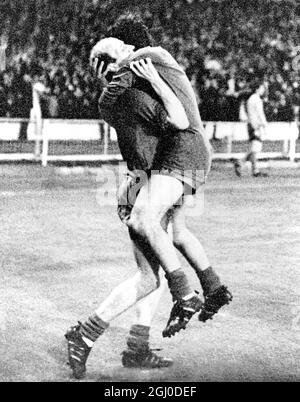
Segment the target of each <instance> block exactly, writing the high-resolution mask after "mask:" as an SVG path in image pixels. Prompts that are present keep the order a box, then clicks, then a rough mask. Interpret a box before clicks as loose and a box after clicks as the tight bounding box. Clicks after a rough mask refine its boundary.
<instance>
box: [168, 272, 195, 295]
mask: <svg viewBox="0 0 300 402" xmlns="http://www.w3.org/2000/svg"><path fill="white" fill-rule="evenodd" d="M166 278H167V281H168V285H169V289H170V292H171V295H172V296H173V300H178V299H183V298H184V297H185V296H187V295H189V294H191V293H193V292H192V290H191V288H190V285H189V283H188V279H187V276H186V274H185V273H184V272H183V270H182V269H181V268H179V269H176V271H173V272H170V273H166Z"/></svg>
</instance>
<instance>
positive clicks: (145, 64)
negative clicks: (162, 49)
mask: <svg viewBox="0 0 300 402" xmlns="http://www.w3.org/2000/svg"><path fill="white" fill-rule="evenodd" d="M130 68H131V69H132V71H133V72H134V73H135V74H136V75H137V76H138V77H141V78H144V79H146V80H147V81H149V82H150V83H151V85H152V87H153V89H154V90H155V92H156V93H157V94H158V95H159V97H160V98H161V100H162V102H163V104H164V106H165V109H166V111H167V121H168V122H169V123H170V125H172V126H173V127H174V128H176V129H178V130H185V129H187V128H188V126H189V121H188V118H187V115H186V113H185V110H184V107H183V105H182V103H181V102H180V100H179V99H178V98H177V96H176V95H175V93H174V92H173V91H172V89H171V88H170V87H169V86H168V85H167V84H166V83H165V81H164V80H163V79H162V78H161V77H160V75H159V74H158V72H157V70H156V69H155V67H154V66H153V64H152V62H151V59H149V58H147V59H146V61H145V60H143V59H142V60H139V61H135V62H132V63H130Z"/></svg>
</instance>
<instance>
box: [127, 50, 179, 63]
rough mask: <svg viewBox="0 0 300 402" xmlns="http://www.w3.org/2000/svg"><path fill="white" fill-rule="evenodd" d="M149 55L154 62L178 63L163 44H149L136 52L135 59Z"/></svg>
mask: <svg viewBox="0 0 300 402" xmlns="http://www.w3.org/2000/svg"><path fill="white" fill-rule="evenodd" d="M146 57H149V58H151V60H152V61H153V62H157V63H158V62H161V63H168V64H169V63H176V61H175V59H174V58H173V56H172V55H171V54H170V53H169V52H168V51H167V50H166V49H164V48H162V47H161V46H147V47H144V48H142V49H139V50H137V51H136V52H135V53H134V59H135V60H137V59H141V58H146Z"/></svg>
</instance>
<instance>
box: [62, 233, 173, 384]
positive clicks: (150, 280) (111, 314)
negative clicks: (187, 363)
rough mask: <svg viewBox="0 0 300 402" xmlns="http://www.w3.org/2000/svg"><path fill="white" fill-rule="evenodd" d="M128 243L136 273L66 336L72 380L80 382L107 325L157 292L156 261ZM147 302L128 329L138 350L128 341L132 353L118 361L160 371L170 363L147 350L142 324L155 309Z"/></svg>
mask: <svg viewBox="0 0 300 402" xmlns="http://www.w3.org/2000/svg"><path fill="white" fill-rule="evenodd" d="M132 244H133V250H134V255H135V258H136V262H137V266H138V268H139V272H137V274H136V275H134V276H133V277H131V278H129V279H128V280H127V281H124V282H122V283H121V284H120V285H118V286H117V287H116V288H115V289H114V290H113V291H112V292H111V293H110V295H109V296H108V297H107V298H106V299H105V300H104V302H103V303H102V304H101V305H100V307H99V308H98V309H97V310H96V312H95V313H94V314H93V315H92V316H90V317H89V319H88V320H87V321H86V322H84V323H83V324H81V323H79V325H77V326H73V327H71V328H70V329H69V330H68V332H67V333H66V338H67V340H68V354H69V363H70V366H71V368H72V370H73V375H74V377H75V378H78V379H80V378H83V377H84V376H85V372H86V361H87V358H88V356H89V353H90V351H91V349H92V346H93V344H94V342H95V341H96V340H97V339H98V337H99V336H100V335H102V334H103V333H104V331H105V330H106V328H107V327H108V326H109V323H110V322H111V321H112V320H113V319H115V318H116V317H118V316H119V315H120V314H122V313H123V312H124V311H126V310H127V309H129V308H130V307H131V306H133V305H135V304H136V303H137V302H138V301H139V300H141V299H142V298H144V297H146V296H147V295H150V294H151V293H152V292H154V293H156V292H155V290H156V289H158V290H159V289H160V285H161V281H160V277H159V263H158V261H157V259H156V258H155V256H153V254H151V253H147V252H146V256H145V255H144V253H143V251H142V249H143V248H144V246H143V245H139V244H138V243H137V242H136V241H134V240H133V242H132ZM147 256H148V258H147ZM161 291H162V290H160V292H161ZM159 296H160V293H158V294H156V298H158V297H159ZM158 300H159V299H158ZM157 302H158V301H157ZM150 303H152V305H153V300H152V298H150V299H148V300H147V299H146V300H145V301H144V302H143V304H141V305H140V306H139V307H138V308H139V311H140V315H139V321H138V323H137V324H136V325H134V326H132V328H131V335H130V336H129V338H131V341H132V338H134V339H135V340H136V341H137V343H138V344H139V345H137V346H139V347H136V348H135V350H134V347H133V344H132V342H131V343H130V345H131V349H132V350H131V352H134V353H129V354H128V353H127V356H124V353H123V359H122V362H123V364H124V365H125V366H131V367H133V366H134V367H148V368H160V367H168V366H170V365H171V364H172V360H170V359H166V358H163V357H161V356H157V355H156V354H155V353H154V352H153V351H152V350H151V349H149V330H150V326H149V327H148V325H144V324H143V320H144V322H145V323H146V324H147V323H148V322H151V320H152V316H153V314H154V312H155V309H154V308H153V306H149V304H150ZM151 314H152V316H151ZM147 315H148V317H147ZM137 349H139V350H137ZM141 349H143V353H141ZM126 357H127V358H126Z"/></svg>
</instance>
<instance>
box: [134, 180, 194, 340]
mask: <svg viewBox="0 0 300 402" xmlns="http://www.w3.org/2000/svg"><path fill="white" fill-rule="evenodd" d="M183 190H184V189H183V184H182V183H181V182H180V181H179V180H177V179H175V178H173V177H170V176H165V175H158V174H154V175H152V176H151V178H150V179H149V182H148V183H146V184H145V185H144V186H143V187H142V188H141V190H140V192H139V194H138V197H137V199H136V202H135V205H134V207H133V210H132V213H131V217H130V220H129V221H128V226H129V227H130V228H131V230H132V231H133V232H134V233H135V234H136V235H137V236H138V237H141V238H142V239H144V240H145V242H146V243H148V244H149V246H150V247H151V251H152V252H153V253H154V255H155V256H156V257H157V259H158V261H159V263H160V265H161V266H162V268H163V269H164V271H165V272H166V278H167V280H168V285H169V289H170V292H171V294H172V296H173V301H174V306H173V308H172V311H171V314H170V318H169V320H168V323H167V326H166V328H165V330H164V331H163V336H172V335H174V334H175V333H176V332H178V331H180V330H181V329H185V327H186V325H187V323H188V322H189V320H190V319H191V318H192V316H193V315H194V314H195V313H196V312H197V311H199V310H200V308H201V305H202V303H201V300H200V299H199V298H198V296H197V295H196V294H195V293H194V292H193V291H192V290H191V288H190V285H189V283H188V280H187V277H186V275H185V273H184V272H183V270H182V269H181V264H180V262H179V259H178V256H177V254H176V250H175V247H174V245H173V242H172V240H171V239H170V237H169V236H168V235H167V233H166V232H165V231H164V230H163V229H162V227H161V224H160V222H161V219H162V217H163V216H164V215H165V214H166V213H167V211H168V210H169V209H170V208H171V207H172V206H173V205H175V204H176V202H177V201H178V200H179V199H180V198H181V196H182V194H183Z"/></svg>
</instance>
